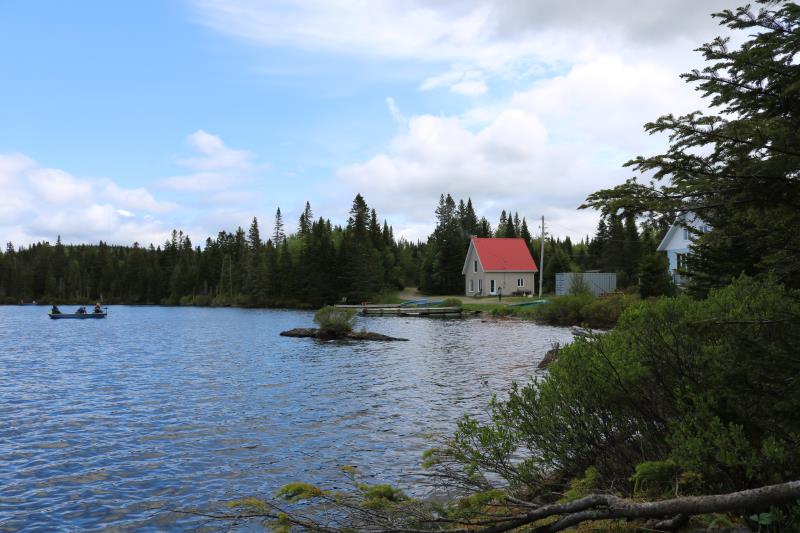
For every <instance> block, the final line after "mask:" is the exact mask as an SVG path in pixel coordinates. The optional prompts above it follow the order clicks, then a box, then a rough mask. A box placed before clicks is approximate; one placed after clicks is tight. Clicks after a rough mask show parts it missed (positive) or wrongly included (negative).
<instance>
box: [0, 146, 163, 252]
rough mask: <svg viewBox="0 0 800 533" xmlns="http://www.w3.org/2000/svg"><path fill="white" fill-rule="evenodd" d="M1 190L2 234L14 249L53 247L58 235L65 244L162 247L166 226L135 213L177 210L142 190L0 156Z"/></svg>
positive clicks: (18, 156)
mask: <svg viewBox="0 0 800 533" xmlns="http://www.w3.org/2000/svg"><path fill="white" fill-rule="evenodd" d="M0 185H2V188H3V194H2V195H0V235H3V237H4V238H5V239H7V240H10V241H12V242H14V243H15V244H30V243H32V242H36V241H42V240H48V241H51V242H52V241H55V239H56V236H58V235H60V236H61V237H62V240H63V241H64V242H97V241H99V240H103V241H106V242H114V243H121V244H131V243H133V242H134V241H139V242H141V243H147V244H149V243H151V242H153V243H160V242H161V241H163V240H164V239H165V238H166V236H167V235H168V231H167V227H166V225H165V224H163V223H162V222H160V221H158V220H156V219H154V218H152V217H151V216H148V215H147V214H146V213H145V214H137V213H136V212H135V211H139V212H141V211H144V212H151V213H159V212H165V211H169V210H172V209H175V208H177V206H176V205H175V204H172V203H169V202H159V201H157V200H156V199H155V198H154V197H153V195H152V194H151V193H150V192H149V191H147V189H145V188H143V187H139V188H136V189H126V188H124V187H120V186H119V185H117V184H116V183H115V182H113V181H111V180H107V179H99V180H98V179H88V178H79V177H76V176H74V175H72V174H70V173H69V172H67V171H65V170H61V169H54V168H47V167H44V166H42V165H41V164H39V163H38V162H36V161H35V160H33V159H31V158H30V157H27V156H24V155H21V154H0ZM130 209H133V210H134V211H131V210H130Z"/></svg>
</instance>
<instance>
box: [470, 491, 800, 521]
mask: <svg viewBox="0 0 800 533" xmlns="http://www.w3.org/2000/svg"><path fill="white" fill-rule="evenodd" d="M796 500H800V481H789V482H787V483H781V484H778V485H768V486H766V487H760V488H757V489H749V490H743V491H739V492H732V493H729V494H716V495H711V496H687V497H684V498H674V499H671V500H662V501H658V502H646V503H633V502H631V501H630V500H625V499H623V498H618V497H617V496H613V495H610V494H592V495H590V496H586V497H585V498H581V499H579V500H575V501H573V502H569V503H564V504H554V505H548V506H544V507H540V508H539V509H536V510H535V511H531V512H530V513H527V514H525V515H523V516H521V517H520V518H518V519H516V520H512V521H509V522H506V523H504V524H500V525H497V526H492V527H488V528H484V529H482V530H479V531H481V532H482V533H500V532H502V531H510V530H512V529H515V528H518V527H521V526H524V525H526V524H530V523H533V522H536V521H537V520H541V519H543V518H548V517H551V516H562V518H561V519H560V520H558V521H557V522H555V523H553V524H548V525H546V526H542V527H539V528H537V529H536V530H535V531H536V532H537V533H554V532H556V531H561V530H564V529H566V528H568V527H572V526H575V525H577V524H580V523H581V522H586V521H591V520H608V519H613V518H625V519H644V518H657V519H668V518H671V517H675V516H678V515H682V516H684V517H690V516H694V515H698V514H707V513H720V512H727V511H745V510H751V509H761V508H765V507H769V506H771V505H781V504H786V503H792V502H794V501H796Z"/></svg>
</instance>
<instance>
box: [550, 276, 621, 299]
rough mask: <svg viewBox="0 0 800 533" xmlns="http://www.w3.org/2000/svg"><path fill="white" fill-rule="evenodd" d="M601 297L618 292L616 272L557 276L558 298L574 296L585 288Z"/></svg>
mask: <svg viewBox="0 0 800 533" xmlns="http://www.w3.org/2000/svg"><path fill="white" fill-rule="evenodd" d="M584 287H585V289H586V290H588V291H589V292H591V293H592V294H594V295H595V296H600V295H601V294H607V293H609V292H614V291H616V290H617V274H616V273H614V272H559V273H557V274H556V296H564V295H567V294H572V293H573V292H575V291H576V290H579V288H584Z"/></svg>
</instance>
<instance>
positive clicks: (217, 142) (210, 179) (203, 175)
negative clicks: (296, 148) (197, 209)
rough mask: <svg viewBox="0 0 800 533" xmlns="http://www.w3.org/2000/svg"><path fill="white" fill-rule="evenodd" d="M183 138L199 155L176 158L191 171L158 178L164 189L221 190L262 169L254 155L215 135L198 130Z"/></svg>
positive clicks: (246, 178)
mask: <svg viewBox="0 0 800 533" xmlns="http://www.w3.org/2000/svg"><path fill="white" fill-rule="evenodd" d="M186 140H187V144H188V145H189V146H190V147H191V148H192V149H193V150H194V151H196V152H199V154H200V155H199V157H190V158H184V159H179V160H178V161H177V163H178V165H180V166H182V167H184V168H187V169H189V170H190V171H192V172H190V173H188V174H180V175H176V176H170V177H168V178H165V179H163V180H161V182H160V185H161V186H162V187H164V188H167V189H172V190H176V191H182V192H191V193H207V192H216V191H223V190H226V189H229V188H231V187H235V186H239V185H241V184H242V183H244V182H247V181H249V180H252V179H253V178H254V177H255V175H256V174H257V171H258V170H261V169H263V168H264V167H263V166H259V165H256V163H255V156H254V155H253V154H251V153H250V152H247V151H245V150H236V149H233V148H229V147H227V146H226V145H225V143H224V142H223V141H222V139H221V138H220V137H219V136H217V135H214V134H211V133H208V132H205V131H203V130H197V131H195V132H194V133H192V134H190V135H189V136H188V137H187V139H186Z"/></svg>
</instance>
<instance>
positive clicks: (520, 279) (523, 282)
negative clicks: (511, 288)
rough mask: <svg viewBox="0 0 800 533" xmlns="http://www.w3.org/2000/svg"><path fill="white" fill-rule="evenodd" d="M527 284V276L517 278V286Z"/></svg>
mask: <svg viewBox="0 0 800 533" xmlns="http://www.w3.org/2000/svg"><path fill="white" fill-rule="evenodd" d="M524 286H525V278H517V287H524Z"/></svg>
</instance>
